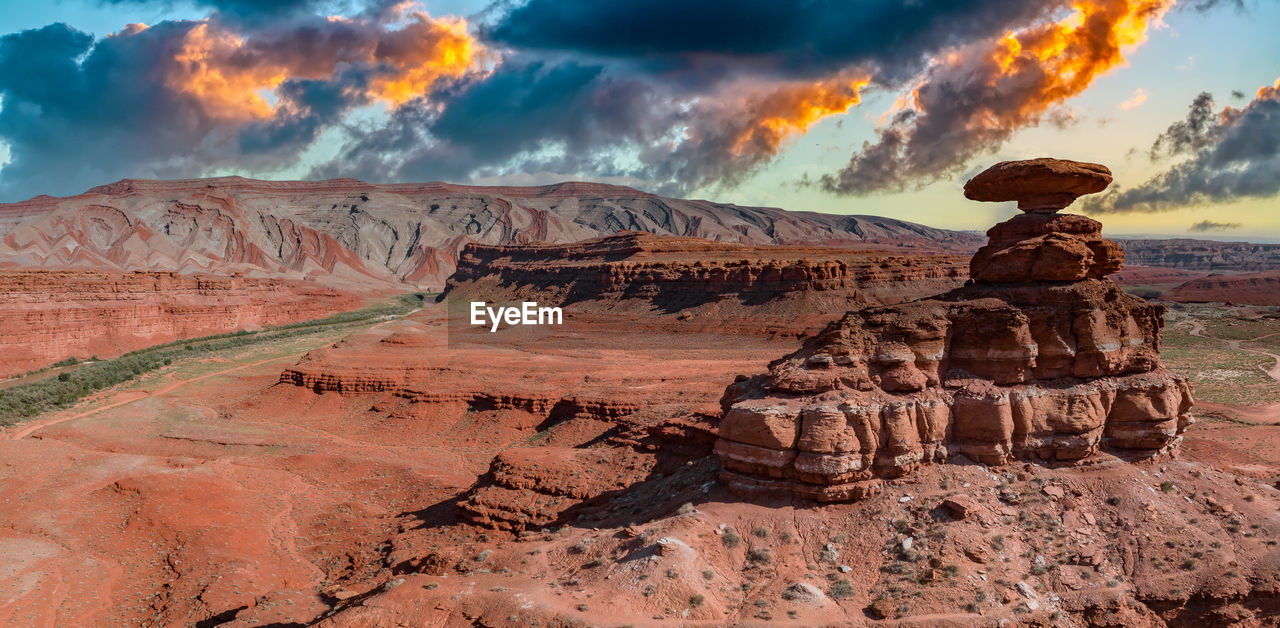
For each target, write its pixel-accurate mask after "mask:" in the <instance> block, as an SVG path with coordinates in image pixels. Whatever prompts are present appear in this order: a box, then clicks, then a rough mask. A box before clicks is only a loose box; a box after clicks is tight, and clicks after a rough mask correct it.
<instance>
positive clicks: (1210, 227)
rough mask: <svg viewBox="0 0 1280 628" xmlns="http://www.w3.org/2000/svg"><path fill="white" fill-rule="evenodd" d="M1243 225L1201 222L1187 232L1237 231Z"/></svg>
mask: <svg viewBox="0 0 1280 628" xmlns="http://www.w3.org/2000/svg"><path fill="white" fill-rule="evenodd" d="M1243 226H1244V225H1243V224H1241V223H1238V222H1214V221H1212V220H1201V221H1200V222H1197V223H1196V224H1194V225H1191V226H1190V227H1187V231H1188V232H1190V233H1208V232H1210V231H1231V230H1233V229H1239V228H1240V227H1243Z"/></svg>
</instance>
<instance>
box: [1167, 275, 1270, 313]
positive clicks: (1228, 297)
mask: <svg viewBox="0 0 1280 628" xmlns="http://www.w3.org/2000/svg"><path fill="white" fill-rule="evenodd" d="M1164 298H1166V299H1169V300H1170V301H1181V302H1183V303H1212V302H1218V303H1236V304H1241V305H1280V271H1269V272H1262V273H1244V274H1239V275H1211V276H1209V277H1203V278H1199V279H1192V280H1191V281H1187V282H1184V283H1182V284H1179V285H1178V286H1177V287H1175V288H1173V289H1172V290H1170V291H1169V292H1168V293H1166V294H1165V295H1164Z"/></svg>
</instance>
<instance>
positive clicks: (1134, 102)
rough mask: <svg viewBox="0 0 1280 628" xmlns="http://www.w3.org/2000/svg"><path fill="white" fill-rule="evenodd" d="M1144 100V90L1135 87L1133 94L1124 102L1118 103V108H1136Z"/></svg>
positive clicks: (1145, 95)
mask: <svg viewBox="0 0 1280 628" xmlns="http://www.w3.org/2000/svg"><path fill="white" fill-rule="evenodd" d="M1146 100H1147V92H1146V90H1144V89H1142V88H1138V89H1135V90H1133V95H1132V96H1130V97H1129V99H1128V100H1125V101H1124V102H1122V103H1120V109H1122V110H1124V111H1128V110H1130V109H1137V108H1138V106H1140V105H1141V104H1142V103H1144V102H1146Z"/></svg>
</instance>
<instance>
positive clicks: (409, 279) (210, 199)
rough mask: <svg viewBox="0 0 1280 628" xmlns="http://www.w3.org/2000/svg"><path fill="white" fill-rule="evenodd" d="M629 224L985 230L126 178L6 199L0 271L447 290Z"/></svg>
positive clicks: (758, 236) (664, 229)
mask: <svg viewBox="0 0 1280 628" xmlns="http://www.w3.org/2000/svg"><path fill="white" fill-rule="evenodd" d="M620 230H632V231H646V232H649V233H656V234H663V235H678V236H694V237H700V238H706V239H710V240H719V241H726V242H742V243H746V244H804V245H823V246H842V247H856V248H892V249H896V250H908V251H910V250H923V251H959V252H968V251H971V250H972V249H974V248H976V247H977V246H978V245H979V244H980V239H979V238H978V237H977V236H976V235H974V234H968V233H962V232H955V231H947V230H943V229H933V228H930V227H925V226H923V225H918V224H913V223H909V222H903V221H900V220H893V219H891V218H881V217H876V216H842V215H832V214H819V213H813V212H790V211H785V210H782V209H776V208H769V207H740V206H737V205H730V204H725V203H713V202H710V201H699V200H681V199H673V198H665V197H661V196H656V195H653V194H647V193H644V192H640V191H638V190H634V189H631V188H627V187H621V186H613V185H604V184H595V183H561V184H556V185H547V186H541V187H523V188H522V187H471V186H464V185H450V184H445V183H406V184H393V185H374V184H369V183H364V182H362V181H357V180H354V179H333V180H329V181H257V180H252V179H244V178H240V177H223V178H217V179H189V180H178V181H147V180H133V179H126V180H123V181H119V182H116V183H112V184H110V185H103V186H99V187H96V188H93V189H91V190H89V191H88V192H85V193H84V194H81V195H78V196H73V197H67V198H52V197H48V196H41V197H36V198H33V199H31V200H28V201H23V202H20V203H11V204H0V268H3V267H7V268H63V267H77V268H94V269H104V270H164V271H176V272H180V273H184V274H190V273H196V272H203V273H210V274H223V275H229V274H232V273H236V272H239V273H244V274H245V275H246V276H271V277H288V278H301V279H311V280H315V281H319V282H321V283H324V284H326V285H329V286H332V287H335V288H339V289H347V290H352V289H356V290H359V289H368V287H370V286H381V287H385V286H397V287H400V288H401V289H411V288H417V289H429V290H439V289H440V288H442V287H443V286H444V281H445V279H446V278H447V277H448V276H449V275H450V274H452V273H453V270H454V268H455V266H456V264H457V259H458V255H459V253H460V252H461V250H462V248H463V247H464V246H465V245H466V244H468V243H472V242H478V243H484V244H495V245H502V244H513V243H525V242H534V241H542V242H548V243H568V242H577V241H579V240H586V239H589V238H594V237H598V236H601V235H607V234H610V233H614V232H616V231H620Z"/></svg>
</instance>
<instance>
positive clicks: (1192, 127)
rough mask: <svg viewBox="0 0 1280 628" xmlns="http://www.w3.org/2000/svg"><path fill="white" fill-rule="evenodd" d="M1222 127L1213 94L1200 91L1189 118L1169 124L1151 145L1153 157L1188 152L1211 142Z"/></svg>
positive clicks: (1193, 101)
mask: <svg viewBox="0 0 1280 628" xmlns="http://www.w3.org/2000/svg"><path fill="white" fill-rule="evenodd" d="M1219 130H1220V128H1219V127H1218V125H1217V115H1216V114H1215V113H1214V111H1213V94H1210V93H1209V92H1200V94H1199V95H1198V96H1196V97H1195V100H1192V101H1191V107H1190V110H1189V111H1188V112H1187V118H1186V119H1185V120H1181V121H1178V122H1174V123H1173V124H1171V125H1169V128H1168V129H1166V130H1165V131H1164V132H1163V133H1161V134H1160V136H1159V137H1157V138H1156V141H1155V142H1154V143H1153V144H1152V145H1151V151H1150V153H1151V158H1152V159H1156V158H1159V157H1160V156H1162V155H1167V156H1172V155H1179V154H1184V153H1188V152H1191V151H1194V150H1197V149H1200V148H1203V147H1204V146H1206V145H1208V144H1210V143H1211V142H1213V140H1214V139H1215V138H1214V137H1213V136H1215V135H1217V133H1218V131H1219Z"/></svg>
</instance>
